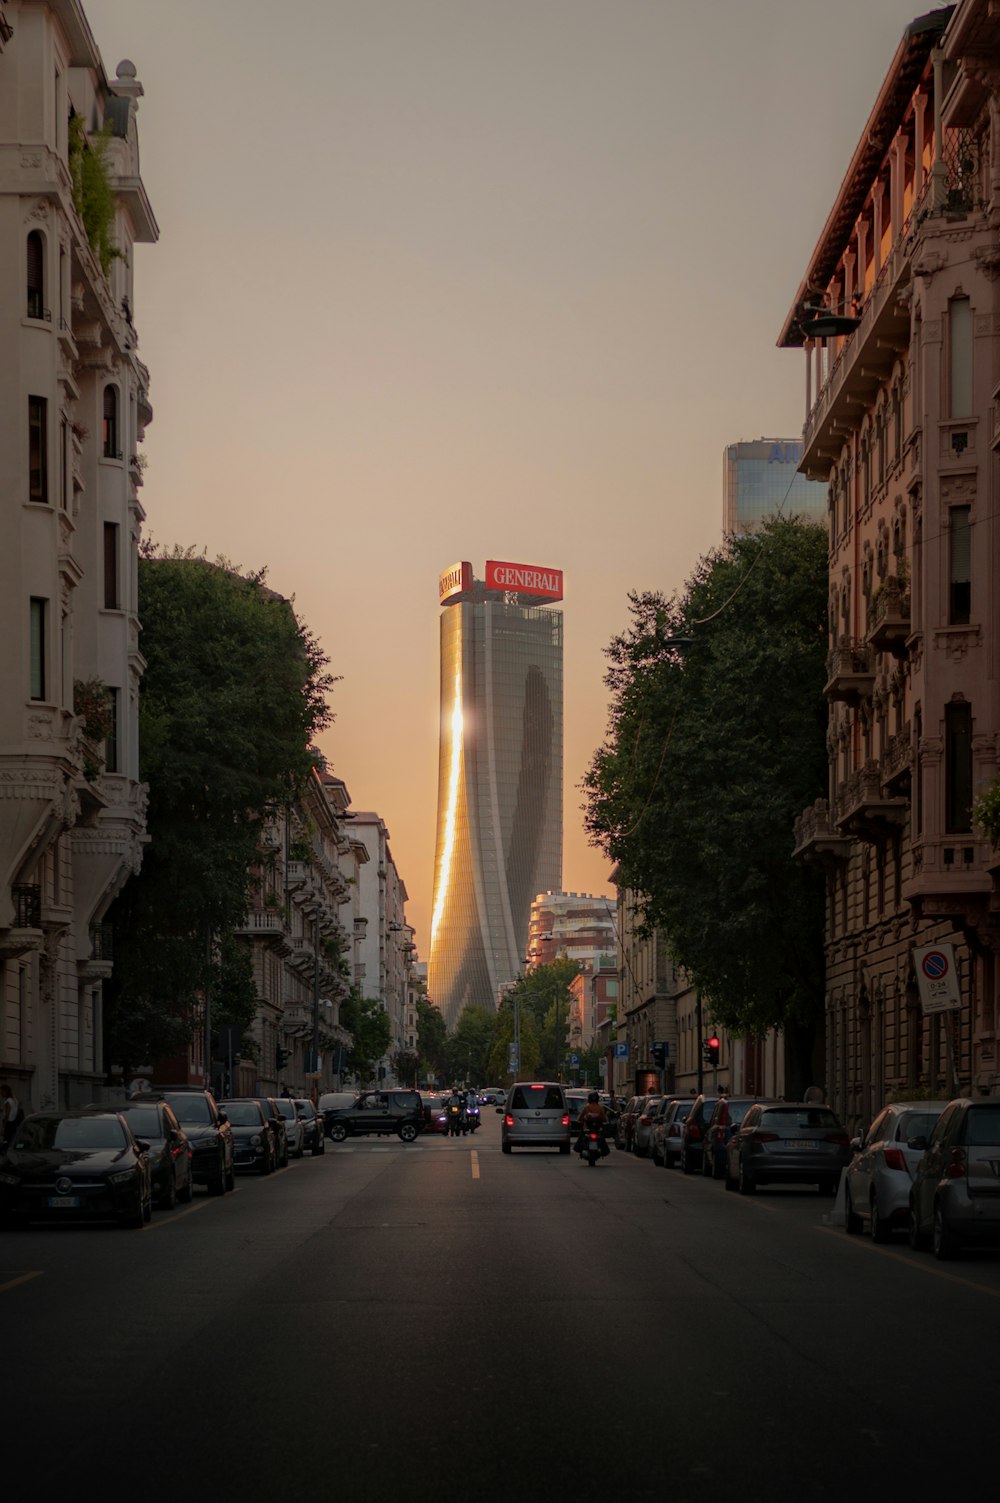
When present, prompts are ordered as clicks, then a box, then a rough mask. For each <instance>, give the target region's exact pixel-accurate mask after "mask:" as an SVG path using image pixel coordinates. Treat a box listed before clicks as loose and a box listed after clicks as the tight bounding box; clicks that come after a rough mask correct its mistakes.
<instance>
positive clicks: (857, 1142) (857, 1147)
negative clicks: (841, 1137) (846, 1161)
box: [851, 1138, 861, 1153]
mask: <svg viewBox="0 0 1000 1503" xmlns="http://www.w3.org/2000/svg"><path fill="white" fill-rule="evenodd" d="M851 1147H852V1148H853V1149H854V1152H855V1153H860V1151H861V1139H860V1138H852V1139H851Z"/></svg>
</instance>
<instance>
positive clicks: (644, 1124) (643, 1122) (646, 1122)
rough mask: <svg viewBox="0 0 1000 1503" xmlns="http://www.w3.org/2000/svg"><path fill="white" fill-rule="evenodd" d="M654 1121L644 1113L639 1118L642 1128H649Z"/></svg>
mask: <svg viewBox="0 0 1000 1503" xmlns="http://www.w3.org/2000/svg"><path fill="white" fill-rule="evenodd" d="M652 1120H653V1119H652V1117H647V1116H646V1114H645V1112H643V1114H642V1116H641V1117H640V1118H639V1122H640V1125H641V1126H642V1127H648V1126H649V1124H650V1123H651V1122H652Z"/></svg>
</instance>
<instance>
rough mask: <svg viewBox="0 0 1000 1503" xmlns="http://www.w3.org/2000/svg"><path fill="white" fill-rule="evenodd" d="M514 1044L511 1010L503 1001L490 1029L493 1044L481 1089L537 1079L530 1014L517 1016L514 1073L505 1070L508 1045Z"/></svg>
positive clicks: (538, 1046) (535, 1034)
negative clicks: (518, 1057) (518, 1034)
mask: <svg viewBox="0 0 1000 1503" xmlns="http://www.w3.org/2000/svg"><path fill="white" fill-rule="evenodd" d="M513 1042H514V1006H513V1003H512V1002H511V1001H510V1000H509V998H504V1001H503V1003H502V1004H501V1007H500V1011H499V1012H498V1013H497V1016H496V1022H495V1023H494V1025H493V1041H492V1043H491V1045H490V1052H489V1056H488V1058H487V1062H486V1076H487V1079H486V1080H484V1081H483V1082H482V1084H483V1085H510V1083H511V1081H512V1080H514V1079H515V1076H520V1077H522V1078H523V1077H525V1076H537V1074H538V1066H539V1062H540V1060H541V1057H542V1046H541V1043H540V1042H539V1037H538V1027H537V1024H536V1023H535V1019H534V1017H533V1015H532V1013H531V1012H529V1011H527V1010H523V1011H522V1013H521V1066H520V1069H519V1070H517V1071H512V1070H510V1069H509V1068H508V1062H509V1059H510V1045H511V1044H512V1043H513Z"/></svg>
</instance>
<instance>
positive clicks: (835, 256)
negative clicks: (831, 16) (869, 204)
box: [778, 5, 955, 348]
mask: <svg viewBox="0 0 1000 1503" xmlns="http://www.w3.org/2000/svg"><path fill="white" fill-rule="evenodd" d="M954 10H955V6H954V5H948V6H944V7H942V8H941V9H940V10H932V11H930V12H929V13H928V14H927V15H924V16H918V17H917V19H916V20H915V21H911V22H910V24H909V26H908V27H907V28H906V30H905V32H904V33H903V38H902V41H901V42H900V44H899V46H898V47H897V49H896V55H895V57H894V58H893V60H892V63H891V65H890V67H889V71H888V73H887V74H886V76H885V79H884V80H883V83H882V88H881V89H880V91H879V95H878V98H877V99H876V101H875V104H874V107H873V109H872V112H871V114H870V115H869V116H868V121H867V124H866V125H865V128H864V130H863V131H862V133H861V139H860V141H859V142H858V144H857V146H856V147H855V150H854V155H853V156H852V158H851V162H850V166H849V167H848V169H847V172H846V173H845V174H844V179H843V182H842V183H841V185H840V190H839V192H838V193H837V197H836V199H835V200H834V203H833V208H832V209H831V210H830V213H829V215H828V216H827V220H826V224H825V225H824V226H823V231H822V233H821V235H820V237H819V240H818V241H817V243H816V248H815V250H814V251H813V253H812V257H811V259H810V262H809V266H808V269H807V270H806V274H805V277H804V278H803V280H802V282H801V284H800V286H799V289H798V291H797V293H796V294H795V301H794V302H793V304H792V306H791V308H790V309H789V311H788V314H787V316H786V318H785V322H784V325H783V326H782V330H781V333H780V335H779V336H778V345H779V347H781V348H788V347H793V348H794V347H796V346H799V345H801V344H802V343H803V336H802V334H801V333H800V332H799V330H798V327H797V325H798V321H799V318H800V316H801V308H802V304H803V303H806V302H809V301H810V299H812V298H813V297H815V296H816V295H817V294H820V293H822V292H824V291H825V289H826V288H827V286H828V285H829V283H830V279H831V277H832V276H833V273H834V271H835V270H836V268H837V262H838V261H839V260H840V256H841V253H842V252H843V249H844V246H845V244H846V243H847V240H848V238H849V237H850V234H851V231H852V230H853V228H854V225H855V223H856V221H857V218H858V215H859V214H860V213H861V210H862V209H863V208H864V204H865V199H866V198H867V197H868V194H869V191H870V189H871V186H872V183H873V182H874V180H875V178H876V177H877V175H878V172H879V169H880V168H881V166H882V163H883V162H884V161H885V159H886V156H887V154H888V151H889V148H890V146H891V144H892V139H893V137H894V136H895V134H896V131H897V130H898V129H899V126H900V125H901V124H902V122H903V119H904V118H905V115H906V111H907V108H908V106H909V103H910V100H911V99H912V98H913V96H914V94H915V93H916V92H917V89H918V87H919V86H920V83H921V80H922V79H923V77H924V74H925V73H926V71H927V66H928V60H929V58H930V55H931V52H932V50H933V48H934V46H935V44H936V43H937V41H938V39H939V38H940V36H941V34H942V33H943V32H944V30H945V28H946V27H947V25H948V22H949V21H950V20H951V16H952V13H953V12H954Z"/></svg>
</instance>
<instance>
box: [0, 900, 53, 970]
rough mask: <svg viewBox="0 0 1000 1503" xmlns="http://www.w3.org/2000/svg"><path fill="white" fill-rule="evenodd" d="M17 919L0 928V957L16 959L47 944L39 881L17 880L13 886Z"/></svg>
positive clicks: (15, 916)
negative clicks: (6, 926) (6, 927)
mask: <svg viewBox="0 0 1000 1503" xmlns="http://www.w3.org/2000/svg"><path fill="white" fill-rule="evenodd" d="M10 895H11V898H12V899H13V902H14V922H13V924H12V925H11V926H10V928H9V929H3V930H0V959H3V960H16V959H17V957H18V956H19V955H27V954H29V953H30V952H31V951H33V950H41V949H42V947H43V945H44V944H45V933H44V930H43V929H42V889H41V887H40V886H39V884H38V883H37V882H15V883H14V885H13V886H12V887H11V890H10Z"/></svg>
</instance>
